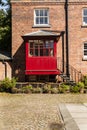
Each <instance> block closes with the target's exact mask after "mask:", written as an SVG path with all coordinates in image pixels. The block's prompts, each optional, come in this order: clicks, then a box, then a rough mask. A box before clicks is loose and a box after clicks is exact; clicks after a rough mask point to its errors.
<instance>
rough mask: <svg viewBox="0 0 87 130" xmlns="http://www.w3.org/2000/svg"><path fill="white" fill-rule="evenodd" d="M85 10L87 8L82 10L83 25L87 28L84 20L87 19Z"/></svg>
mask: <svg viewBox="0 0 87 130" xmlns="http://www.w3.org/2000/svg"><path fill="white" fill-rule="evenodd" d="M84 10H87V8H83V10H82V23H83V25H86V26H87V23H86V22H85V21H84V18H87V15H84Z"/></svg>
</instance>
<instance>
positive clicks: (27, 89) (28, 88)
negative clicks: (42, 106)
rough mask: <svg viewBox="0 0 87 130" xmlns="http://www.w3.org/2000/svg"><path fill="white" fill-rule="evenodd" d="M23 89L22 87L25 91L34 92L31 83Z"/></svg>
mask: <svg viewBox="0 0 87 130" xmlns="http://www.w3.org/2000/svg"><path fill="white" fill-rule="evenodd" d="M21 89H22V92H23V93H32V90H33V88H32V86H31V85H27V86H25V87H23V88H21Z"/></svg>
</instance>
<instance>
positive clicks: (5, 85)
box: [0, 78, 17, 92]
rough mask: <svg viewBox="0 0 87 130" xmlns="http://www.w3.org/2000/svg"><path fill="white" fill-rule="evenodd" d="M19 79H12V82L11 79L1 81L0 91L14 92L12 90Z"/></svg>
mask: <svg viewBox="0 0 87 130" xmlns="http://www.w3.org/2000/svg"><path fill="white" fill-rule="evenodd" d="M16 81H17V79H15V78H12V79H11V80H10V79H9V78H5V79H4V80H2V81H1V84H0V91H1V92H12V88H13V87H15V86H16Z"/></svg>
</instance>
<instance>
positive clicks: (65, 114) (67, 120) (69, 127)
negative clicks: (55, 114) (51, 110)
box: [59, 104, 79, 130]
mask: <svg viewBox="0 0 87 130" xmlns="http://www.w3.org/2000/svg"><path fill="white" fill-rule="evenodd" d="M59 110H60V115H61V119H62V121H63V123H64V127H65V129H64V130H79V127H78V126H77V124H76V122H75V121H74V119H73V118H72V116H71V115H70V113H69V111H68V109H67V108H66V106H65V104H59Z"/></svg>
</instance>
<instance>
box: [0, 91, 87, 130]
mask: <svg viewBox="0 0 87 130" xmlns="http://www.w3.org/2000/svg"><path fill="white" fill-rule="evenodd" d="M83 102H87V94H5V93H1V94H0V130H63V124H62V122H61V120H60V118H59V117H60V116H59V108H58V104H59V103H83Z"/></svg>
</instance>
